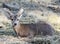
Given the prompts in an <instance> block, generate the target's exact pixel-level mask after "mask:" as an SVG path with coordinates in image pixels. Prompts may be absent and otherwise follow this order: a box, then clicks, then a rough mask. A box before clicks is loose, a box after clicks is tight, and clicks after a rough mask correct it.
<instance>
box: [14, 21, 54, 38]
mask: <svg viewBox="0 0 60 44" xmlns="http://www.w3.org/2000/svg"><path fill="white" fill-rule="evenodd" d="M14 29H15V31H16V32H17V35H18V36H21V37H28V36H35V35H43V36H46V35H50V36H52V35H53V31H54V29H53V28H52V27H51V26H50V25H49V24H47V23H46V22H43V21H42V23H41V22H38V23H36V24H18V25H16V26H15V27H14Z"/></svg>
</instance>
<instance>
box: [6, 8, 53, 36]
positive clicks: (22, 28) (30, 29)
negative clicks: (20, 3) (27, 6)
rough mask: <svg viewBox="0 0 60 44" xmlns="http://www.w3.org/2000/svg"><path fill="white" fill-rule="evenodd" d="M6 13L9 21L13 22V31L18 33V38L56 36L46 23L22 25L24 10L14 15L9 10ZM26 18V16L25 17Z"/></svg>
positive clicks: (38, 22)
mask: <svg viewBox="0 0 60 44" xmlns="http://www.w3.org/2000/svg"><path fill="white" fill-rule="evenodd" d="M5 11H6V12H7V13H8V15H9V17H8V18H9V19H10V20H11V21H12V26H13V29H14V31H15V33H16V36H20V37H35V36H36V35H43V36H46V35H49V36H52V35H53V34H54V28H53V27H52V26H51V25H50V24H48V23H46V22H44V21H40V20H39V21H37V23H35V24H32V23H31V24H20V23H19V20H20V18H21V17H22V16H23V15H25V14H23V12H24V9H22V8H21V9H20V10H19V11H18V13H17V14H13V13H12V12H11V11H9V10H8V9H5ZM25 16H26V15H25Z"/></svg>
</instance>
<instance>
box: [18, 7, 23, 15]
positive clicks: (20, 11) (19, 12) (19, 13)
mask: <svg viewBox="0 0 60 44" xmlns="http://www.w3.org/2000/svg"><path fill="white" fill-rule="evenodd" d="M23 12H24V9H23V8H21V9H20V10H19V11H18V13H17V15H18V16H20V15H22V13H23Z"/></svg>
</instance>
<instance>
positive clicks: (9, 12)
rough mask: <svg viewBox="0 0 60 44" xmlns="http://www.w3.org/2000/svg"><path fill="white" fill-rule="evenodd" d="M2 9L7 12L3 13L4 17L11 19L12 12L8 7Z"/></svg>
mask: <svg viewBox="0 0 60 44" xmlns="http://www.w3.org/2000/svg"><path fill="white" fill-rule="evenodd" d="M4 11H5V12H6V13H7V14H5V15H6V17H7V18H8V19H10V20H12V19H13V15H14V14H13V13H12V12H11V11H10V10H9V9H7V8H4Z"/></svg>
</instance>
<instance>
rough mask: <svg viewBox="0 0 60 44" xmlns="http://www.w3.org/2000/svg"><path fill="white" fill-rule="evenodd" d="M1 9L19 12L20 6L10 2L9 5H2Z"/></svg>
mask: <svg viewBox="0 0 60 44" xmlns="http://www.w3.org/2000/svg"><path fill="white" fill-rule="evenodd" d="M2 6H3V8H8V9H9V10H14V11H16V10H19V8H20V6H19V4H18V3H16V2H11V3H3V5H2Z"/></svg>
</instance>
